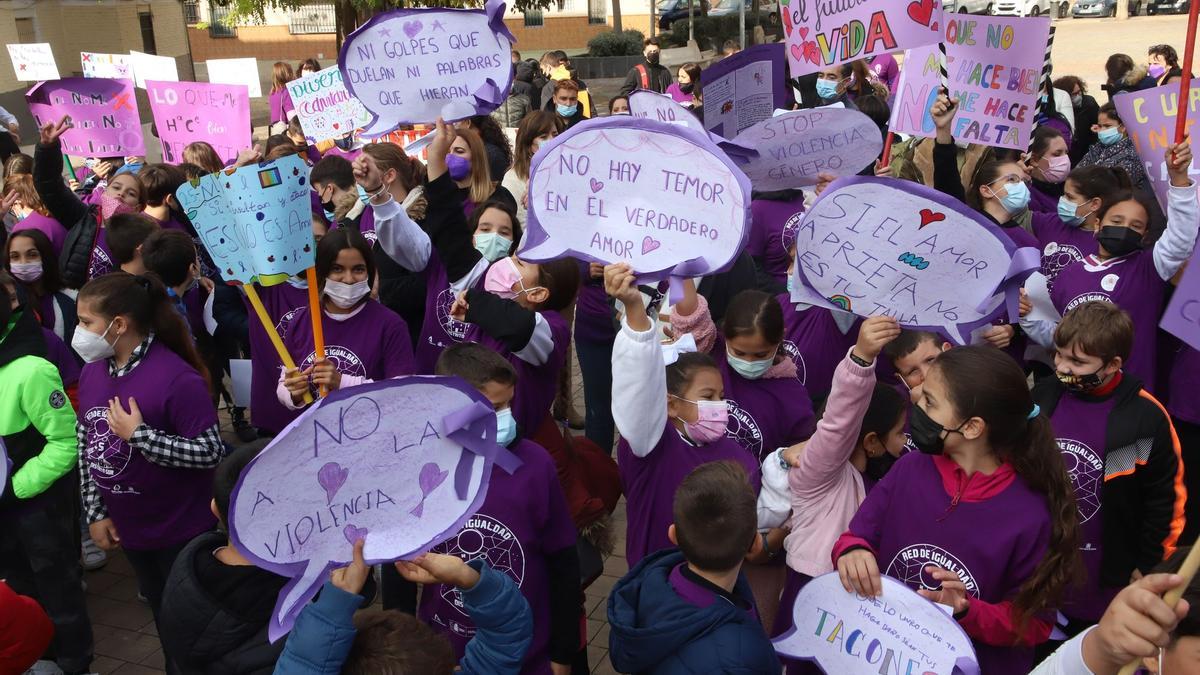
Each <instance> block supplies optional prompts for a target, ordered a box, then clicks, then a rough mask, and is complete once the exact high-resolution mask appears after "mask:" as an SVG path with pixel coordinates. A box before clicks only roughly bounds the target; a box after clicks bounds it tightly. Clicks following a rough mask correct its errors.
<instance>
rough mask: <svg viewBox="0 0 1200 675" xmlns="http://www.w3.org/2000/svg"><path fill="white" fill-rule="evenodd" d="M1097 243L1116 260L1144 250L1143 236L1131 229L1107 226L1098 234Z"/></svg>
mask: <svg viewBox="0 0 1200 675" xmlns="http://www.w3.org/2000/svg"><path fill="white" fill-rule="evenodd" d="M1096 241H1097V242H1098V243H1099V244H1100V245H1101V246H1103V247H1104V250H1105V251H1108V252H1109V253H1110V254H1112V256H1113V257H1114V258H1120V257H1121V256H1123V255H1129V254H1130V253H1133V252H1134V251H1138V250H1141V248H1142V235H1140V234H1138V233H1137V232H1135V231H1134V230H1133V228H1129V227H1121V226H1120V225H1105V226H1104V227H1102V228H1100V231H1099V232H1097V233H1096Z"/></svg>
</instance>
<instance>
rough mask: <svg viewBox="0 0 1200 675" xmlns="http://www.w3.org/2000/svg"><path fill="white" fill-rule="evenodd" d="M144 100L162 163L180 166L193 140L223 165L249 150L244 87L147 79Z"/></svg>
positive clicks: (247, 114)
mask: <svg viewBox="0 0 1200 675" xmlns="http://www.w3.org/2000/svg"><path fill="white" fill-rule="evenodd" d="M146 97H147V98H148V99H150V111H151V112H152V113H153V116H154V127H155V129H157V130H158V140H159V142H160V143H162V149H163V161H164V162H171V163H174V164H179V163H182V162H183V148H184V146H186V145H187V144H189V143H192V142H195V141H204V142H206V143H208V144H209V145H211V146H213V149H214V150H216V151H217V155H219V156H220V157H221V161H223V162H226V163H230V162H232V161H233V160H235V159H237V155H238V152H239V151H240V150H241V149H242V148H247V147H250V90H249V89H248V88H247V87H246V85H244V84H210V83H207V82H158V81H154V80H147V81H146Z"/></svg>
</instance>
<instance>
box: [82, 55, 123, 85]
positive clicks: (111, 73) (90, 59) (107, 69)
mask: <svg viewBox="0 0 1200 675" xmlns="http://www.w3.org/2000/svg"><path fill="white" fill-rule="evenodd" d="M79 61H80V63H82V64H83V76H84V77H107V78H109V79H113V80H132V79H133V64H132V63H131V62H130V60H129V55H128V54H100V53H97V52H79Z"/></svg>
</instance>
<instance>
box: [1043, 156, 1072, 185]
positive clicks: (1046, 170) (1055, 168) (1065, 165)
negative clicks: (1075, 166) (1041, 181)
mask: <svg viewBox="0 0 1200 675" xmlns="http://www.w3.org/2000/svg"><path fill="white" fill-rule="evenodd" d="M1070 173H1071V158H1070V157H1069V156H1067V155H1059V156H1058V157H1047V158H1046V166H1045V167H1043V168H1042V177H1043V178H1045V179H1046V182H1048V183H1054V184H1059V183H1062V182H1063V181H1065V180H1067V175H1068V174H1070Z"/></svg>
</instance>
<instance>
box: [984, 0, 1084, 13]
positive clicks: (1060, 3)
mask: <svg viewBox="0 0 1200 675" xmlns="http://www.w3.org/2000/svg"><path fill="white" fill-rule="evenodd" d="M1069 4H1070V0H995V3H994V4H993V5H992V12H991V13H992V15H993V16H1043V15H1047V14H1048V15H1050V16H1059V17H1065V16H1066V15H1067V7H1068V6H1069Z"/></svg>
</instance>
